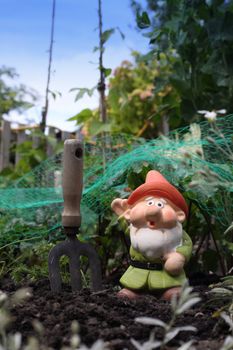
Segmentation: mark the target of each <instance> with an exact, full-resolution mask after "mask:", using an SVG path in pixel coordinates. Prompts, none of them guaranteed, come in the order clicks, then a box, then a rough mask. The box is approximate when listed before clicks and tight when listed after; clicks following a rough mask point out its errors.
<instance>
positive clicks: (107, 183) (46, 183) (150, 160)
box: [0, 115, 233, 246]
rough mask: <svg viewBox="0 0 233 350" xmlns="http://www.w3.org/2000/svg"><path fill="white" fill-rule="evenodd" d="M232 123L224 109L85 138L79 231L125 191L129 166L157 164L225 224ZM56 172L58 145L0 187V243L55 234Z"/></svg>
mask: <svg viewBox="0 0 233 350" xmlns="http://www.w3.org/2000/svg"><path fill="white" fill-rule="evenodd" d="M232 130H233V115H230V116H227V117H221V118H219V119H218V120H217V122H216V123H212V124H210V123H208V122H202V123H200V124H192V125H190V126H188V127H185V128H182V129H177V130H175V131H173V132H171V133H170V135H169V137H159V138H157V139H154V140H145V139H142V138H140V139H138V138H134V137H132V136H131V137H130V136H127V135H118V136H111V137H110V136H109V137H106V136H105V137H104V139H101V138H99V139H97V140H95V141H93V142H92V143H90V142H89V143H84V150H85V156H84V164H85V165H84V184H85V187H84V190H83V199H82V227H81V230H82V232H84V233H85V234H86V235H88V234H91V233H92V234H93V229H94V228H95V226H96V225H97V221H98V218H99V217H101V216H104V215H106V214H107V213H109V212H110V203H111V201H112V200H113V199H114V198H115V197H117V196H118V197H127V196H128V195H129V193H128V189H127V188H128V180H129V174H132V173H133V174H134V176H136V178H137V174H138V178H140V176H141V173H142V169H143V168H144V169H147V168H148V169H152V168H153V169H156V170H159V171H160V172H161V173H162V174H163V175H164V176H165V177H166V178H167V179H168V180H169V181H170V182H171V183H173V184H174V185H175V186H176V187H178V188H179V189H180V190H181V191H182V192H183V194H184V195H185V197H186V199H187V200H193V201H195V202H196V203H198V206H199V207H200V208H201V209H202V210H203V211H204V212H206V213H208V214H210V215H211V216H212V217H215V218H216V220H217V221H218V222H219V223H220V224H221V225H223V226H227V225H229V224H230V223H231V222H232V213H233V200H232V192H233V166H232V161H233V147H232V134H233V133H232ZM61 174H62V153H60V154H58V155H56V156H54V157H51V158H49V159H47V160H46V161H45V162H43V163H42V164H41V165H40V166H38V167H37V168H36V169H34V170H33V171H32V172H30V173H28V174H26V175H25V176H23V177H22V178H21V179H19V180H17V181H16V182H15V183H14V184H13V185H12V186H11V187H10V188H7V189H1V190H0V214H1V222H2V227H1V228H0V229H1V233H0V243H1V245H2V246H3V245H5V244H8V243H10V242H13V241H20V240H27V239H28V240H30V239H33V238H35V239H37V238H40V237H43V236H45V237H48V236H50V237H51V236H52V237H56V233H55V232H58V231H59V228H60V226H61V210H62V202H63V199H62V188H61V177H62V175H61ZM142 181H143V180H142ZM55 229H56V230H55Z"/></svg>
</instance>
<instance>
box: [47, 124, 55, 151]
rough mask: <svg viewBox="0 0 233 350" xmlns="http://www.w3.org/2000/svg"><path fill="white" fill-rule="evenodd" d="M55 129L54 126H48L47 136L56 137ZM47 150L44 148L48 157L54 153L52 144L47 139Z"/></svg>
mask: <svg viewBox="0 0 233 350" xmlns="http://www.w3.org/2000/svg"><path fill="white" fill-rule="evenodd" d="M55 129H56V128H54V127H52V126H50V127H49V132H48V136H51V137H56V133H55ZM46 147H47V150H46V153H47V156H48V157H51V156H52V155H53V153H54V150H53V146H52V145H51V144H50V143H49V142H48V140H47V145H46Z"/></svg>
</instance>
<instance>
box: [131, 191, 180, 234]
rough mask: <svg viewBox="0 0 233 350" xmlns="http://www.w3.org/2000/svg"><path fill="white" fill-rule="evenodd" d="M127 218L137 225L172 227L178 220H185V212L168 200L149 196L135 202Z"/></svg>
mask: <svg viewBox="0 0 233 350" xmlns="http://www.w3.org/2000/svg"><path fill="white" fill-rule="evenodd" d="M125 214H126V218H127V217H128V219H129V221H130V223H131V224H132V225H133V226H135V227H137V228H142V227H148V228H150V229H161V228H168V229H171V228H173V227H175V226H176V225H177V222H183V221H184V219H185V214H184V212H183V211H182V210H179V209H178V208H175V207H174V206H173V205H172V204H171V203H170V202H169V201H168V200H166V199H163V198H157V197H153V196H149V197H146V198H143V199H142V200H140V201H138V202H137V203H135V204H134V205H133V206H132V207H131V208H129V210H128V213H125Z"/></svg>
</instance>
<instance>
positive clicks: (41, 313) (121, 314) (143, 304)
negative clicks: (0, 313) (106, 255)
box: [0, 279, 228, 350]
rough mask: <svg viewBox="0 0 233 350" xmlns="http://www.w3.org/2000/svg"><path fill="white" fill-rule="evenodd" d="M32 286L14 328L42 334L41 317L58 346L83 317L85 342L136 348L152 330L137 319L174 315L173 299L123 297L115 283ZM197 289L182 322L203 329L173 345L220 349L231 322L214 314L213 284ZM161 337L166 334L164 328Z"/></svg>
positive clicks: (46, 337)
mask: <svg viewBox="0 0 233 350" xmlns="http://www.w3.org/2000/svg"><path fill="white" fill-rule="evenodd" d="M26 286H27V287H30V288H31V289H32V297H31V298H30V299H29V300H28V301H26V302H25V303H24V304H21V305H17V306H15V307H13V309H12V310H11V313H12V315H13V316H14V322H13V323H12V325H11V326H10V327H11V328H10V331H12V332H16V331H17V332H21V333H22V335H23V338H24V339H26V338H27V337H28V336H31V335H34V336H38V335H36V332H35V330H34V328H33V326H32V322H33V320H35V319H36V320H38V321H40V322H41V323H42V325H43V327H44V331H43V332H44V333H43V336H42V337H41V341H42V342H43V343H44V344H45V345H47V346H50V347H52V348H54V349H56V350H58V349H60V348H61V346H62V345H68V344H69V341H70V338H71V328H70V326H71V323H72V321H73V320H77V321H78V322H79V325H80V331H79V334H80V337H81V340H82V343H84V344H87V345H91V344H93V343H94V342H95V341H96V340H97V339H102V340H104V341H105V342H106V343H107V344H108V347H109V349H116V350H117V349H119V350H120V349H121V350H122V349H130V350H131V349H135V347H134V346H133V345H132V343H131V340H130V339H131V338H134V339H136V340H138V341H140V342H143V341H146V340H147V339H148V337H149V334H150V331H151V327H150V326H145V325H142V324H139V323H137V322H135V318H136V317H140V316H149V317H156V318H159V319H161V320H163V321H164V322H168V321H169V320H170V317H171V310H170V304H169V303H168V302H166V301H161V300H157V298H156V297H155V296H152V295H145V296H143V297H141V298H140V299H139V300H137V301H128V300H121V299H119V298H117V297H116V293H117V292H116V290H115V289H114V288H112V287H110V286H109V285H106V286H105V290H103V291H101V292H97V293H92V292H91V291H90V290H89V289H83V290H82V291H81V292H77V293H72V292H71V291H70V288H69V286H64V292H63V293H62V294H60V295H54V294H52V293H51V291H50V286H49V281H48V280H40V281H38V282H36V283H28V284H27V285H26ZM20 287H22V285H21V286H20ZM18 288H19V286H17V287H16V286H15V285H14V283H12V282H11V281H9V280H7V279H6V280H3V281H1V283H0V289H1V290H4V291H6V292H10V293H11V292H14V291H15V290H17V289H18ZM194 291H196V292H198V293H199V295H200V297H201V298H202V301H201V302H199V303H198V304H197V305H195V306H194V307H193V308H192V309H190V310H188V311H186V312H185V313H184V314H183V315H181V316H180V317H179V318H178V320H177V324H176V325H177V326H184V325H185V326H187V325H192V326H194V327H196V328H197V332H196V333H193V332H181V333H180V334H179V335H178V336H177V337H176V338H175V340H173V341H172V342H171V343H169V344H170V345H169V347H167V349H176V348H177V347H178V345H179V344H180V343H182V342H185V341H188V340H190V339H193V340H194V346H195V347H196V349H200V350H203V349H205V350H208V349H211V350H212V349H213V350H214V349H215V350H219V349H220V347H221V344H222V343H223V340H224V339H225V337H226V335H227V332H228V330H227V328H228V327H227V326H226V324H224V322H222V321H221V320H219V319H217V318H213V317H212V314H213V312H214V311H215V310H216V307H217V306H216V305H215V306H213V305H210V304H208V303H207V301H208V297H207V295H206V291H207V286H205V285H202V286H194ZM156 337H157V338H158V339H161V337H162V330H161V328H159V327H158V328H157V333H156Z"/></svg>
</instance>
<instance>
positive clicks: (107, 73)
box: [103, 68, 112, 78]
mask: <svg viewBox="0 0 233 350" xmlns="http://www.w3.org/2000/svg"><path fill="white" fill-rule="evenodd" d="M103 72H104V76H105V78H107V77H108V76H109V75H110V74H111V73H112V70H111V68H103Z"/></svg>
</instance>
